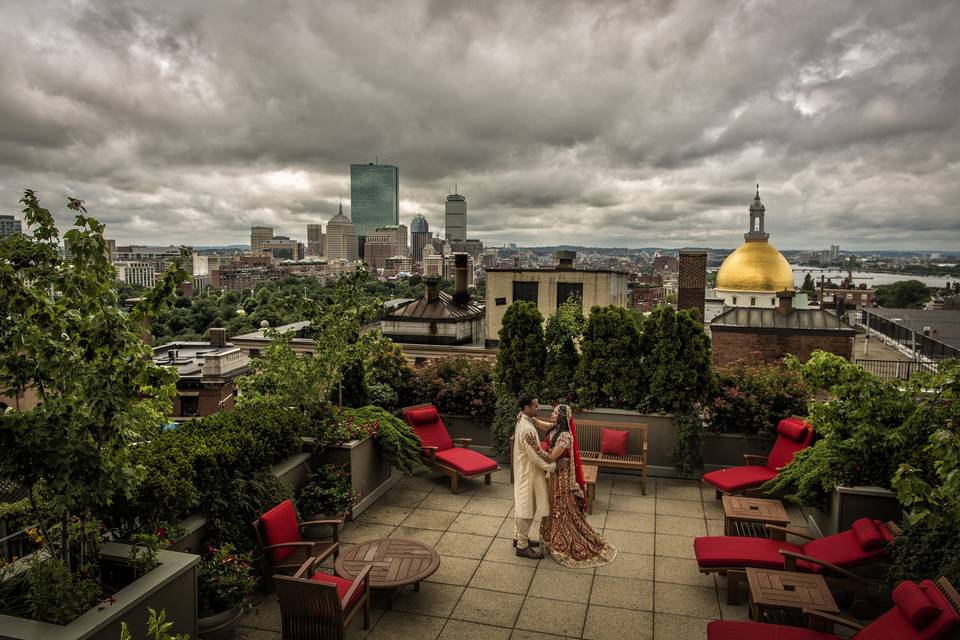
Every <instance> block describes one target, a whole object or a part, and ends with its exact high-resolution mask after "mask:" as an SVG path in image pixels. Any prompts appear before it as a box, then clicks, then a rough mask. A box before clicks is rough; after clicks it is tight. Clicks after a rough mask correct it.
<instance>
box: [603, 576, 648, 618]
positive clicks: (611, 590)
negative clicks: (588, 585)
mask: <svg viewBox="0 0 960 640" xmlns="http://www.w3.org/2000/svg"><path fill="white" fill-rule="evenodd" d="M653 592H654V588H653V583H652V582H649V581H646V580H634V579H631V578H617V577H615V576H596V577H595V578H594V579H593V590H592V591H591V593H590V604H591V605H597V606H601V607H616V608H619V609H632V610H635V611H637V610H642V611H653Z"/></svg>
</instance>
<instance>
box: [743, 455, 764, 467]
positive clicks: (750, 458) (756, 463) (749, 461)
mask: <svg viewBox="0 0 960 640" xmlns="http://www.w3.org/2000/svg"><path fill="white" fill-rule="evenodd" d="M743 461H744V462H745V463H746V465H747V466H748V467H764V466H766V465H767V456H758V455H757V454H755V453H745V454H743Z"/></svg>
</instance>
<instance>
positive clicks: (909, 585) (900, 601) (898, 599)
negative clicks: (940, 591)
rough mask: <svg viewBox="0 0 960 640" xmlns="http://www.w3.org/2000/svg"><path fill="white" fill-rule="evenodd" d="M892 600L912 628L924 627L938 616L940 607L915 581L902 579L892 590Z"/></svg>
mask: <svg viewBox="0 0 960 640" xmlns="http://www.w3.org/2000/svg"><path fill="white" fill-rule="evenodd" d="M893 602H894V604H896V605H897V608H898V609H900V613H902V614H903V617H905V618H906V619H907V620H908V621H909V622H910V625H911V626H912V627H913V628H914V629H926V628H927V627H928V626H930V623H931V622H933V621H934V620H936V619H937V618H938V617H939V616H940V608H939V607H937V605H935V604H933V603H932V602H930V598H928V597H927V594H926V593H924V592H923V589H921V588H920V587H918V586H917V585H916V583H914V582H910V581H909V580H904V581H903V582H901V583H900V584H898V585H897V586H896V588H895V589H894V590H893Z"/></svg>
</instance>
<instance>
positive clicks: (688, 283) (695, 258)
mask: <svg viewBox="0 0 960 640" xmlns="http://www.w3.org/2000/svg"><path fill="white" fill-rule="evenodd" d="M706 289H707V252H706V251H693V250H689V251H681V252H680V272H679V274H678V276H677V309H680V310H681V311H682V310H684V309H696V311H697V313H698V314H699V315H698V317H699V318H700V320H703V311H704V301H705V298H706Z"/></svg>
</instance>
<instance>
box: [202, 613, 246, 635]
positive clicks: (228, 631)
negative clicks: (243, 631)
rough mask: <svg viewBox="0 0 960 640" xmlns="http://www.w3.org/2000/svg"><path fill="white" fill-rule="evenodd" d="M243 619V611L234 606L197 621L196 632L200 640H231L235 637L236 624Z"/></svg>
mask: <svg viewBox="0 0 960 640" xmlns="http://www.w3.org/2000/svg"><path fill="white" fill-rule="evenodd" d="M242 617H243V609H242V608H241V607H239V606H236V607H234V608H232V609H227V610H226V611H221V612H220V613H215V614H213V615H212V616H206V617H203V618H200V619H199V620H197V632H198V633H199V634H200V640H233V638H234V636H236V635H237V624H238V623H239V622H240V618H242Z"/></svg>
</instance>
